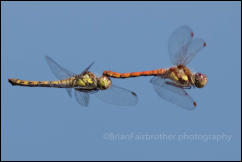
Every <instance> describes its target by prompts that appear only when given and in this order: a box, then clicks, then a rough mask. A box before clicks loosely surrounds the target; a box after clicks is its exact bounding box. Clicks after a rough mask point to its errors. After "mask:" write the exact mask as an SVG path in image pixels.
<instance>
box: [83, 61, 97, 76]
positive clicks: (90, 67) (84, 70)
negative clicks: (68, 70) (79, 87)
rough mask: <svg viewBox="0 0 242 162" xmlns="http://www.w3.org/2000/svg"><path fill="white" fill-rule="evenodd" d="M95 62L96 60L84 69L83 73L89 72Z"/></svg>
mask: <svg viewBox="0 0 242 162" xmlns="http://www.w3.org/2000/svg"><path fill="white" fill-rule="evenodd" d="M93 64H94V62H92V63H91V64H90V65H89V66H88V67H87V68H86V69H85V70H83V71H82V73H81V74H83V73H85V72H87V71H88V70H89V69H90V68H91V67H92V65H93Z"/></svg>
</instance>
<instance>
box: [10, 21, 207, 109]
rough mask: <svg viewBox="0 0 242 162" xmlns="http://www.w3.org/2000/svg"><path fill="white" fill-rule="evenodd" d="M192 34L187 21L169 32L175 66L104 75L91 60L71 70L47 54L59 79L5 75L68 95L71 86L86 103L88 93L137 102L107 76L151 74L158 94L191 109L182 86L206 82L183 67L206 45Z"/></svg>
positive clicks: (108, 99)
mask: <svg viewBox="0 0 242 162" xmlns="http://www.w3.org/2000/svg"><path fill="white" fill-rule="evenodd" d="M193 37H194V33H193V31H192V30H191V28H190V27H188V26H186V25H184V26H181V27H179V28H177V29H176V30H175V31H174V32H173V33H172V34H171V36H170V38H169V41H168V52H169V56H170V60H171V62H172V64H173V65H174V66H172V67H171V68H168V69H156V70H151V71H142V72H132V73H117V72H112V71H104V72H103V75H102V76H101V77H98V76H97V75H95V74H94V73H92V72H90V71H89V69H90V68H91V66H92V65H93V63H92V64H91V65H89V66H88V67H87V68H86V69H85V70H84V71H83V72H82V73H80V74H74V73H72V72H70V71H68V70H66V69H65V68H63V67H62V66H60V65H59V64H58V63H56V62H55V61H54V60H53V59H51V58H50V57H48V56H46V61H47V63H48V65H49V67H50V69H51V71H52V72H53V74H54V75H55V76H56V78H57V79H58V80H56V81H25V80H20V79H8V81H9V82H10V83H11V84H12V85H18V86H28V87H55V88H65V89H66V90H67V92H68V94H69V96H70V97H71V96H72V89H74V95H75V98H76V100H77V102H78V103H79V104H81V105H82V106H88V104H89V100H90V99H89V98H90V95H91V94H94V95H95V96H97V97H98V98H99V99H101V100H102V101H104V102H106V103H110V104H115V105H122V106H131V105H135V104H137V101H138V98H137V95H136V93H135V92H133V91H130V90H128V89H125V88H121V87H119V86H117V85H114V84H112V81H111V79H110V78H130V77H140V76H153V77H152V79H151V80H150V83H151V84H152V85H153V87H154V90H155V92H156V93H157V94H158V95H159V96H160V97H161V98H163V99H165V100H167V101H169V102H171V103H174V104H176V105H178V106H180V107H182V108H184V109H187V110H193V109H195V107H196V105H197V104H196V102H195V101H194V100H193V99H192V97H191V96H189V94H188V93H187V92H186V91H185V89H190V88H193V87H197V88H202V87H204V86H205V85H206V83H207V77H206V75H204V74H202V73H193V72H191V71H190V70H189V68H187V67H186V65H187V64H188V63H189V62H190V61H191V60H192V59H193V58H194V56H195V55H196V54H197V53H198V52H199V51H200V50H202V49H203V48H204V47H205V46H206V43H205V41H204V40H202V39H200V38H195V39H193Z"/></svg>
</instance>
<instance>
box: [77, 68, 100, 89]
mask: <svg viewBox="0 0 242 162" xmlns="http://www.w3.org/2000/svg"><path fill="white" fill-rule="evenodd" d="M97 82H98V80H97V77H96V76H95V75H94V74H93V73H91V72H86V73H84V74H81V75H77V76H76V78H75V82H74V85H75V87H80V88H85V89H96V87H97Z"/></svg>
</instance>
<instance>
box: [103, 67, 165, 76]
mask: <svg viewBox="0 0 242 162" xmlns="http://www.w3.org/2000/svg"><path fill="white" fill-rule="evenodd" d="M166 71H167V70H166V69H156V70H151V71H141V72H131V73H117V72H113V71H104V72H103V75H105V76H108V77H112V78H131V77H139V76H156V75H164V74H165V72H166Z"/></svg>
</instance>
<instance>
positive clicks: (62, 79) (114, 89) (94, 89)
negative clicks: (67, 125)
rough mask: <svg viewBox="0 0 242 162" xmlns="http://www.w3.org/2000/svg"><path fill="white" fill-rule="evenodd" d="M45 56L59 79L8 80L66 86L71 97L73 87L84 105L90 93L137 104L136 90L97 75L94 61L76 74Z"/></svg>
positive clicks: (114, 101)
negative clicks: (120, 85) (91, 69)
mask: <svg viewBox="0 0 242 162" xmlns="http://www.w3.org/2000/svg"><path fill="white" fill-rule="evenodd" d="M45 58H46V61H47V63H48V65H49V67H50V69H51V71H52V73H53V74H54V75H55V77H56V78H57V79H58V80H56V81H26V80H20V79H15V78H11V79H8V81H9V82H10V83H11V84H12V85H13V86H15V85H17V86H27V87H54V88H65V89H66V90H67V93H68V95H69V96H70V97H72V89H74V94H75V98H76V100H77V102H78V103H79V104H80V105H82V106H88V104H89V100H90V94H95V96H96V97H97V98H99V99H101V100H102V101H104V102H106V103H109V104H114V105H120V106H132V105H135V104H137V100H138V97H137V95H136V93H135V92H133V91H130V90H128V89H125V88H122V87H119V86H117V85H113V84H112V81H111V79H110V78H109V77H107V76H104V75H103V76H101V77H97V76H96V75H95V74H94V73H92V72H90V71H89V69H90V68H91V66H92V65H93V64H94V63H91V64H90V65H89V66H88V67H87V68H86V69H85V70H84V71H83V72H82V73H80V74H74V73H72V72H70V71H69V70H67V69H65V68H63V67H62V66H60V65H59V64H58V63H57V62H55V61H54V60H53V59H52V58H50V57H49V56H46V57H45Z"/></svg>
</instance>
